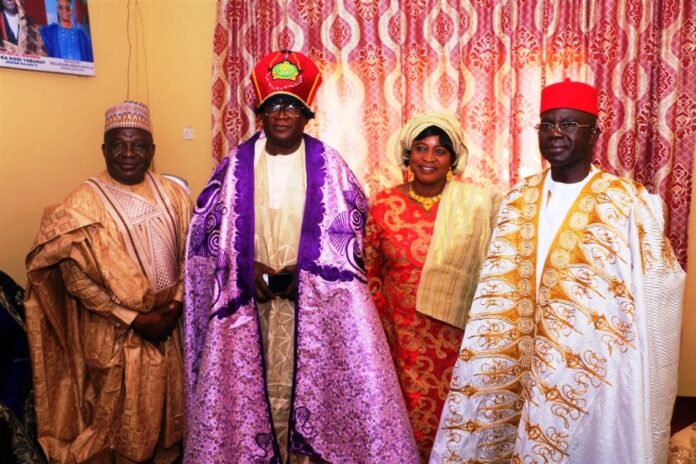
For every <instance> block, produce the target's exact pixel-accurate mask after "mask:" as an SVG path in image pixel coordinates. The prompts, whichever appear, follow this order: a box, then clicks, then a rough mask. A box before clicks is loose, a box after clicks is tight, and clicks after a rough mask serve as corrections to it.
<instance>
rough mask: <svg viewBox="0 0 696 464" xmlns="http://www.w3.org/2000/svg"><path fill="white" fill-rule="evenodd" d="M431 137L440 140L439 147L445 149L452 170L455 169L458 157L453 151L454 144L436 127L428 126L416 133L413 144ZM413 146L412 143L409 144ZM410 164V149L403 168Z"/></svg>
mask: <svg viewBox="0 0 696 464" xmlns="http://www.w3.org/2000/svg"><path fill="white" fill-rule="evenodd" d="M431 135H437V136H438V137H439V138H440V145H442V146H443V147H445V148H446V149H447V151H448V152H449V153H450V156H452V169H454V168H456V167H457V162H458V161H459V160H458V157H457V153H456V152H455V151H454V144H453V143H452V139H450V137H449V135H447V132H445V131H444V130H442V129H441V128H440V127H438V126H428V127H426V128H425V129H423V130H422V131H420V132H419V133H418V135H417V136H416V138H414V139H413V142H414V143H415V142H417V141H419V140H423V139H424V138H426V137H430V136H431ZM411 145H413V143H412V144H411ZM410 162H411V149H409V151H408V154H407V155H406V159H404V166H408V165H409V163H410Z"/></svg>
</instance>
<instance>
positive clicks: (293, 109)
mask: <svg viewBox="0 0 696 464" xmlns="http://www.w3.org/2000/svg"><path fill="white" fill-rule="evenodd" d="M281 111H284V112H285V115H286V116H289V117H291V118H296V117H298V116H299V115H300V114H301V113H302V108H300V107H299V106H296V105H293V104H292V103H275V104H273V105H266V107H265V108H264V109H263V114H265V115H266V116H278V115H279V114H280V112H281Z"/></svg>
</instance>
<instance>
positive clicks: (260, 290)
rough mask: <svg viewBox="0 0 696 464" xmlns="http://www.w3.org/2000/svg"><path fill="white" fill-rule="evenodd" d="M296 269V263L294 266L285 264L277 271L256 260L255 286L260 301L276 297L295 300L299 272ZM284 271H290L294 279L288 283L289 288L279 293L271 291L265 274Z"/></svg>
mask: <svg viewBox="0 0 696 464" xmlns="http://www.w3.org/2000/svg"><path fill="white" fill-rule="evenodd" d="M295 271H297V265H296V264H293V265H292V266H285V267H284V268H282V269H280V270H279V271H276V270H274V269H272V268H270V267H268V266H266V265H265V264H263V263H259V262H257V261H254V286H255V287H256V300H257V301H258V302H259V303H266V302H268V301H270V300H272V299H274V298H275V297H280V298H285V299H286V300H293V299H294V298H295V293H296V291H297V272H295ZM284 272H290V273H291V274H292V281H291V282H290V285H288V288H286V289H285V290H283V291H282V292H280V293H278V294H274V293H273V292H271V289H270V288H268V284H267V283H266V281H265V280H264V278H263V275H264V274H268V275H277V274H282V273H284Z"/></svg>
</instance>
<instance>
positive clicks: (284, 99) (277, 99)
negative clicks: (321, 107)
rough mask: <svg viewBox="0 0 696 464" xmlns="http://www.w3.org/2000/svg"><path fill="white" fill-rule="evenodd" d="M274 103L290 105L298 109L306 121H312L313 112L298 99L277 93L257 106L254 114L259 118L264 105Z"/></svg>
mask: <svg viewBox="0 0 696 464" xmlns="http://www.w3.org/2000/svg"><path fill="white" fill-rule="evenodd" d="M276 103H291V104H293V105H295V106H297V107H299V108H300V113H302V116H304V117H305V118H307V119H314V112H313V111H312V110H310V109H309V108H307V106H305V104H304V103H302V102H301V101H300V100H299V99H298V98H295V97H293V96H292V95H288V94H284V93H279V94H276V95H273V96H272V97H270V98H268V99H267V100H266V101H265V102H263V104H261V105H259V107H258V108H256V109H255V110H254V112H255V113H256V114H257V115H258V116H261V115H262V114H263V111H264V109H265V108H266V105H274V104H276Z"/></svg>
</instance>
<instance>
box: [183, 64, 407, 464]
mask: <svg viewBox="0 0 696 464" xmlns="http://www.w3.org/2000/svg"><path fill="white" fill-rule="evenodd" d="M251 79H252V82H253V84H254V88H255V90H256V95H257V97H258V106H257V110H256V111H257V114H258V116H259V118H260V120H261V123H262V125H263V132H262V133H257V134H255V135H254V136H253V137H251V138H250V139H249V140H248V141H246V142H245V143H242V144H241V145H239V146H238V147H237V148H236V149H234V150H232V152H231V153H230V154H229V155H228V156H227V157H226V158H225V159H224V160H223V161H222V162H221V163H220V165H219V166H218V168H217V170H216V171H215V173H214V174H213V176H212V178H211V179H210V181H209V183H208V185H207V186H206V187H205V189H204V190H203V192H202V193H201V195H200V197H199V199H198V203H197V206H196V211H195V216H194V219H193V222H192V226H191V229H190V232H189V238H188V244H187V251H186V292H185V293H186V305H185V307H186V309H185V314H184V331H185V350H184V351H185V363H186V372H187V380H186V383H187V385H186V388H187V402H186V404H187V416H186V420H187V426H186V438H185V440H186V441H185V453H186V456H185V462H187V463H198V462H229V463H232V462H234V463H240V464H243V463H254V464H261V463H268V464H271V463H281V462H282V463H286V462H291V463H296V462H331V463H341V464H350V463H355V464H358V463H360V464H365V463H380V464H388V463H394V464H404V463H405V464H410V463H417V462H418V452H417V450H416V447H415V443H414V440H413V434H412V431H411V428H410V425H409V422H408V418H407V415H406V410H405V406H404V402H403V397H402V396H401V393H400V390H399V386H398V383H397V379H396V375H395V372H394V367H393V364H392V361H391V357H390V355H389V350H388V347H387V344H386V340H385V337H384V333H383V332H382V328H381V325H380V322H379V318H378V316H377V314H376V311H375V308H374V306H373V304H372V301H371V298H370V293H369V290H368V288H367V285H366V278H365V272H364V269H363V264H362V251H363V249H362V242H363V229H364V226H365V217H366V214H367V201H366V198H365V195H364V193H363V191H362V189H361V187H360V185H359V183H358V181H357V179H356V178H355V176H354V174H353V173H352V172H351V170H350V168H349V167H348V166H347V165H346V163H345V161H344V160H343V159H342V158H341V156H340V155H339V154H338V153H337V152H336V151H335V150H333V149H332V148H330V147H328V146H327V145H325V144H324V143H322V142H321V141H319V140H317V139H315V138H312V137H310V136H308V135H306V134H304V127H305V125H306V124H307V122H308V121H309V119H311V118H312V117H313V116H314V113H312V111H311V110H310V109H309V108H310V105H311V103H312V100H313V99H314V96H315V94H316V91H317V88H318V86H319V84H320V82H321V76H320V74H319V71H318V69H317V68H316V66H315V65H314V63H312V61H311V60H310V59H309V58H307V57H306V56H304V55H302V54H300V53H297V52H291V51H278V52H274V53H271V54H270V55H268V56H266V57H264V58H263V59H262V60H261V61H260V62H259V64H258V65H257V66H256V67H255V68H254V70H253V72H252V75H251Z"/></svg>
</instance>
